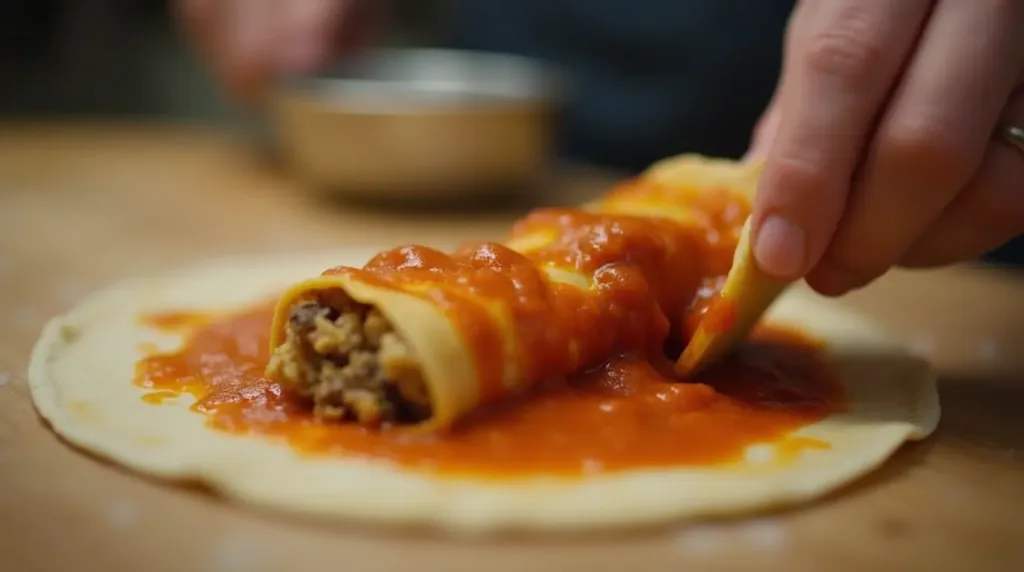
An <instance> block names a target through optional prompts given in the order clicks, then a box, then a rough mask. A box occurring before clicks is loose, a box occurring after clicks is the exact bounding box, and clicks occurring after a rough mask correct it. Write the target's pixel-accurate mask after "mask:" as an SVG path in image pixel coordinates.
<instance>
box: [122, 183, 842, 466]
mask: <svg viewBox="0 0 1024 572" xmlns="http://www.w3.org/2000/svg"><path fill="white" fill-rule="evenodd" d="M624 190H625V191H629V192H630V193H633V194H636V193H639V195H637V196H640V195H643V194H644V193H647V194H651V200H655V199H657V198H658V195H657V193H658V192H660V191H658V189H657V186H648V187H637V186H635V185H633V186H632V187H631V186H630V184H627V185H624V186H623V187H620V189H618V190H616V191H613V193H612V194H611V195H609V196H610V197H612V198H615V197H616V196H620V195H621V193H622V192H624ZM631 196H632V195H631ZM734 196H735V195H733V194H730V193H725V192H723V193H706V194H703V195H701V197H702V198H701V205H700V212H699V213H696V214H697V215H699V217H698V218H699V220H698V222H697V223H696V224H694V225H682V224H679V223H677V222H674V221H670V220H667V219H659V218H653V217H640V216H626V215H615V214H601V213H588V212H583V211H579V210H574V209H541V210H538V211H535V212H533V213H531V214H530V215H528V216H527V217H525V218H524V219H523V220H521V221H520V222H519V223H518V224H517V225H516V226H515V227H514V229H513V232H512V236H513V239H515V238H516V237H524V236H525V237H529V236H532V235H536V234H538V233H539V234H541V235H543V236H546V237H548V238H550V240H549V241H546V242H545V243H544V245H543V246H542V247H540V248H537V249H533V250H529V251H527V252H526V253H525V254H523V253H519V252H516V251H514V250H511V249H509V248H508V247H506V246H502V245H500V244H496V243H484V244H478V245H471V246H467V247H464V248H462V249H460V250H458V251H456V252H455V253H453V254H452V255H448V254H444V253H441V252H439V251H436V250H433V249H429V248H425V247H419V246H411V247H403V248H397V249H394V250H391V251H387V252H384V253H382V254H380V255H378V256H377V257H375V258H374V259H373V260H371V261H370V262H369V263H367V265H366V266H365V267H364V268H363V269H350V268H337V269H332V270H329V271H327V272H326V273H325V274H332V273H354V274H356V275H358V277H359V279H360V280H364V281H367V282H371V283H372V282H376V283H378V284H379V285H381V286H390V287H395V286H398V287H401V286H403V285H417V286H423V287H424V288H423V290H422V291H421V295H422V296H424V297H427V298H428V299H429V300H431V301H432V302H433V303H434V304H435V305H436V306H437V307H439V308H441V309H442V311H444V312H445V314H446V315H447V316H448V317H449V318H450V319H452V320H453V322H454V323H455V325H456V326H457V329H458V331H459V332H460V333H461V335H462V338H463V340H464V341H465V342H466V343H467V345H468V346H469V348H470V350H471V353H472V355H473V356H474V357H475V358H476V359H477V364H476V366H477V372H478V375H479V379H480V380H481V391H482V393H483V394H484V402H485V403H489V404H488V405H484V406H482V407H481V409H480V410H479V411H478V412H477V413H475V414H474V415H472V416H471V417H470V418H468V419H465V420H463V421H462V422H460V423H459V424H458V425H457V426H456V427H454V428H453V429H452V430H450V431H449V432H447V433H445V434H438V435H427V434H423V433H421V432H418V431H416V430H415V429H412V428H407V427H398V426H392V427H385V428H368V427H363V426H359V425H349V424H340V423H337V422H331V421H319V420H317V419H315V418H313V416H312V415H311V413H310V412H309V406H308V404H306V403H302V402H301V400H300V399H298V398H297V397H296V396H295V395H293V394H291V393H290V392H289V391H288V390H287V389H286V388H283V387H282V386H280V385H278V384H277V383H275V382H273V381H271V380H268V379H266V378H265V377H264V374H263V372H264V368H265V366H266V364H267V361H268V359H269V351H270V350H269V334H270V325H271V321H272V315H273V306H272V305H269V304H268V305H262V306H259V307H255V308H252V309H249V310H247V311H244V312H242V313H240V314H237V315H234V316H227V317H221V318H218V319H211V318H209V317H205V318H204V317H202V316H191V317H189V316H173V315H162V316H152V317H149V318H148V321H149V323H150V324H151V325H154V327H160V326H175V327H180V325H181V323H182V322H183V321H188V320H190V319H191V320H194V321H195V322H196V327H195V329H194V331H193V332H192V333H191V334H190V335H189V336H188V338H187V340H186V343H185V344H184V346H183V348H182V349H181V350H180V351H177V352H173V353H169V354H160V355H152V356H150V357H147V358H145V359H143V360H142V361H140V363H139V364H138V372H137V374H138V375H137V380H136V382H137V383H138V384H139V385H141V386H143V387H146V388H149V389H151V390H152V391H151V392H150V393H148V394H147V395H146V396H145V397H144V398H143V399H145V400H146V401H147V402H150V403H160V402H162V401H164V400H166V399H167V398H168V396H173V395H176V394H179V393H189V394H192V395H194V396H195V397H196V398H197V401H196V403H195V404H194V405H193V409H195V410H196V411H199V412H202V413H205V414H206V415H208V416H209V423H210V424H211V426H212V427H214V428H216V429H219V430H223V431H229V432H235V433H245V434H255V435H264V436H268V437H274V438H280V439H284V440H285V441H286V442H288V443H289V444H290V445H291V446H292V447H294V448H295V449H296V450H298V451H300V452H303V453H308V454H344V455H348V456H356V457H367V458H372V459H381V460H387V461H391V462H395V463H398V464H400V465H403V466H408V467H413V468H417V469H423V470H437V471H442V472H446V473H473V474H477V475H479V474H487V475H491V476H494V477H500V476H516V475H524V474H557V475H573V474H576V475H578V474H583V473H586V472H588V471H597V470H600V471H615V470H623V469H631V468H642V467H658V466H676V465H710V464H716V463H722V462H728V461H730V460H735V459H737V458H738V457H739V456H741V455H742V454H743V452H744V451H745V449H746V448H747V447H748V446H749V445H751V444H754V443H764V442H776V443H779V444H780V445H782V446H780V447H779V448H778V450H779V451H781V452H782V454H783V456H786V455H794V454H796V453H798V452H800V451H802V450H804V449H806V448H808V447H816V446H822V445H823V444H822V443H820V442H815V441H813V440H808V439H795V438H788V437H787V436H788V435H789V434H790V433H792V432H793V431H794V430H796V429H798V428H800V427H802V426H805V425H807V424H810V423H813V422H815V421H818V420H820V419H822V418H823V417H825V416H826V415H828V414H829V413H831V412H833V411H835V410H836V409H837V408H838V407H840V405H841V401H842V390H841V387H840V385H839V384H838V382H837V380H836V379H835V377H834V375H833V373H832V372H831V371H830V368H829V367H828V366H827V364H826V362H825V360H824V359H823V353H822V352H821V350H820V348H818V347H817V346H816V344H815V343H813V342H812V341H810V340H808V339H806V338H804V337H802V336H800V335H799V334H796V333H794V332H789V331H783V330H779V329H766V328H761V329H759V330H758V331H757V332H755V334H754V338H753V339H754V343H752V344H751V345H749V346H748V347H746V348H745V349H744V350H743V351H742V352H740V353H739V354H738V356H737V357H735V358H732V359H729V360H726V361H725V362H724V363H721V364H719V365H717V366H715V367H713V368H710V369H709V370H707V371H706V372H705V373H704V374H702V376H701V377H700V378H699V379H696V380H691V381H690V382H688V383H679V380H674V379H671V378H669V377H668V376H666V375H663V374H662V373H661V372H662V371H670V370H671V364H670V362H669V360H668V359H666V357H665V355H664V351H665V348H664V346H665V343H666V340H673V339H674V340H676V342H677V345H678V344H679V343H681V341H682V339H684V338H685V337H686V335H687V334H688V333H689V332H690V329H691V327H692V318H693V317H695V316H700V315H704V314H705V313H707V315H706V316H705V317H706V318H707V319H711V320H714V321H716V323H726V322H727V321H728V320H729V319H734V318H733V316H734V314H735V308H733V307H732V306H731V305H730V304H729V303H727V302H725V301H719V300H720V299H719V298H718V297H717V295H716V293H717V291H718V289H719V288H720V286H721V283H722V277H723V276H724V275H725V274H726V273H727V272H728V270H729V265H730V264H731V257H732V251H733V249H734V248H735V244H736V240H737V232H736V230H737V229H738V228H739V225H740V224H741V223H742V220H743V217H745V216H746V212H747V207H746V205H744V204H740V203H737V202H734V200H733V197H734ZM543 265H554V266H557V267H559V268H561V269H563V270H567V271H569V272H574V273H577V274H580V275H582V276H584V277H587V278H588V279H590V280H591V283H592V284H593V286H592V287H591V288H590V289H588V290H580V289H578V288H575V287H573V286H569V285H565V284H560V283H558V282H555V281H552V280H550V279H548V278H547V276H546V274H545V273H544V272H542V271H541V270H540V267H541V266H543ZM426 286H429V287H426ZM478 297H484V298H488V299H500V300H502V301H503V302H504V304H505V306H507V307H508V309H509V315H510V320H511V323H510V324H506V325H505V326H504V327H505V328H510V329H512V330H513V331H514V332H515V335H516V339H517V340H518V341H519V347H518V348H516V350H515V352H516V353H515V354H514V355H509V354H508V351H509V349H508V348H507V347H505V345H504V337H503V336H505V335H507V334H506V333H505V332H506V330H504V329H503V327H502V325H501V324H498V323H497V322H496V321H495V319H494V318H493V316H492V315H491V314H490V313H489V312H487V311H486V310H485V309H484V307H483V306H482V305H481V304H479V303H478V302H477V298H478ZM570 340H572V341H574V342H575V343H572V342H570ZM607 356H615V357H614V358H613V359H610V360H607V359H606V358H607ZM506 363H513V364H514V365H515V366H516V367H519V368H520V370H521V371H524V372H526V377H528V378H531V379H542V378H545V377H549V376H552V374H551V372H572V371H577V372H578V371H580V370H585V371H583V373H579V374H576V375H573V376H570V377H569V378H568V379H558V380H553V381H549V382H545V383H541V384H538V385H534V386H532V387H528V388H526V389H525V390H522V391H518V392H516V393H515V395H513V396H511V397H509V396H508V395H507V394H508V393H509V389H507V388H505V387H503V385H502V372H503V368H504V364H506ZM553 377H559V376H553ZM503 396H504V399H498V398H499V397H503Z"/></svg>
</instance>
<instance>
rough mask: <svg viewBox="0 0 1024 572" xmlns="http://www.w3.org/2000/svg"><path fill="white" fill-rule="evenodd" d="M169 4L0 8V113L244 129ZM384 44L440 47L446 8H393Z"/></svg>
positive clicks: (148, 0) (121, 1)
mask: <svg viewBox="0 0 1024 572" xmlns="http://www.w3.org/2000/svg"><path fill="white" fill-rule="evenodd" d="M171 6H172V2H170V1H168V0H3V1H2V2H0V73H2V74H3V75H2V77H3V78H4V80H3V84H2V87H0V114H3V115H5V116H7V117H14V118H43V117H48V118H55V117H57V118H62V119H72V118H82V117H84V118H111V117H115V118H124V119H128V120H175V121H196V122H217V123H226V124H234V125H245V124H246V122H247V121H251V120H252V118H251V117H250V116H249V115H248V114H246V113H244V112H243V110H242V109H241V108H239V107H238V106H237V105H236V104H234V103H233V102H231V101H229V100H227V99H226V98H225V97H224V95H223V94H222V93H221V92H220V91H219V88H218V86H217V84H216V82H215V81H214V79H213V78H212V77H211V76H210V74H208V73H207V72H206V71H205V70H204V69H203V66H202V62H200V61H199V60H198V58H197V56H196V55H195V53H194V52H193V51H192V50H191V49H190V47H189V46H188V45H186V43H185V41H184V39H183V35H182V33H181V31H180V30H178V29H176V27H175V23H174V22H173V21H172V18H171ZM394 7H395V8H394V23H393V25H392V26H390V27H389V28H388V30H387V33H388V34H389V35H388V36H387V38H386V41H387V42H388V43H389V44H394V45H411V44H433V43H436V42H440V41H441V38H442V34H443V30H444V26H443V17H444V14H446V0H428V1H422V0H421V1H417V0H399V1H395V2H394Z"/></svg>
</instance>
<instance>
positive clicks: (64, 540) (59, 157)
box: [0, 124, 1024, 572]
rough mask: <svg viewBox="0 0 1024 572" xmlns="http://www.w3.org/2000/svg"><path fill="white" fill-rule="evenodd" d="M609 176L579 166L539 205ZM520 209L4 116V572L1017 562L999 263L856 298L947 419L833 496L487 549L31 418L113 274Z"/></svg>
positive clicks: (175, 135) (922, 566)
mask: <svg viewBox="0 0 1024 572" xmlns="http://www.w3.org/2000/svg"><path fill="white" fill-rule="evenodd" d="M607 182H608V181H607V179H606V178H604V177H600V176H597V175H594V174H593V173H592V172H590V171H580V172H576V171H566V172H564V173H562V174H560V175H559V176H558V177H557V178H556V179H555V180H554V181H553V182H552V183H551V185H550V189H547V193H548V194H547V195H546V196H547V197H548V198H549V199H550V200H551V201H554V202H566V203H571V202H573V201H576V200H579V199H580V198H583V197H585V196H587V195H588V194H594V193H597V192H600V190H601V189H602V187H603V185H605V184H607ZM520 212H521V210H518V209H506V210H505V211H503V212H492V213H489V214H481V213H464V214H445V215H441V214H422V213H421V214H413V213H405V214H395V213H390V214H389V213H386V212H381V211H373V210H367V209H365V208H364V209H356V208H353V207H347V208H346V207H343V206H339V205H337V204H328V203H327V202H325V201H323V200H320V199H316V198H314V197H312V196H311V195H310V194H308V193H305V192H303V191H302V189H300V188H299V187H298V186H297V185H296V184H295V183H293V182H290V181H289V179H288V178H287V177H285V176H283V175H281V174H279V173H277V172H275V171H274V170H273V169H272V168H270V167H268V166H267V163H266V162H265V161H261V160H260V158H259V157H258V156H257V155H256V154H254V153H253V152H252V151H251V150H250V149H249V148H248V147H247V146H245V145H242V144H240V143H239V142H238V141H234V140H232V139H231V138H229V137H226V136H224V135H218V134H216V133H212V132H209V131H203V130H199V129H194V128H181V127H178V128H175V127H166V126H164V127H155V126H110V125H98V124H93V125H88V124H81V125H74V126H72V125H61V124H49V125H31V124H21V125H0V292H2V296H0V340H2V343H0V570H4V571H7V570H10V571H11V572H30V571H37V570H38V571H51V570H53V571H56V570H61V571H63V570H72V569H74V570H78V571H85V572H91V571H93V570H96V571H100V570H102V571H121V570H124V571H142V570H146V571H153V572H157V571H163V570H176V571H177V570H180V571H189V572H193V571H194V572H199V571H211V572H220V571H234V570H245V571H253V572H256V571H263V570H288V571H299V570H324V569H336V570H346V571H371V570H374V571H375V570H381V571H385V570H387V571H394V570H404V569H413V568H414V567H415V568H417V569H424V570H445V571H452V572H454V571H458V570H481V569H483V568H484V567H493V568H494V569H496V570H516V571H522V570H527V568H529V567H532V568H535V569H537V570H573V569H579V570H584V569H585V570H591V571H593V570H635V571H643V570H659V569H665V570H793V571H804V570H806V571H822V570H829V571H835V572H839V571H846V570H873V571H878V570H900V571H908V570H930V571H934V570H964V571H977V572H981V571H986V572H993V571H1002V570H1018V571H1019V570H1024V278H1022V277H1019V276H1013V275H1011V274H1008V273H1006V272H1001V271H996V270H991V269H988V270H985V269H977V268H973V269H972V268H957V269H947V270H942V271H931V272H923V273H907V272H894V273H892V274H890V275H888V276H887V277H885V278H884V279H883V280H881V281H880V282H879V283H877V284H875V285H873V286H872V287H870V288H868V289H866V290H864V291H861V292H857V293H855V294H853V295H851V296H849V297H848V299H847V300H846V303H848V304H849V305H851V306H853V307H856V308H858V309H861V310H863V311H864V312H867V313H868V314H870V315H872V316H873V317H875V318H876V319H877V320H878V321H880V322H881V323H882V324H884V325H885V326H887V327H889V328H891V329H892V330H893V331H895V332H896V333H898V334H899V335H901V336H903V337H904V338H905V339H906V340H907V341H908V343H910V344H911V345H912V346H913V347H914V348H915V350H916V351H919V352H922V353H924V354H926V355H928V356H930V357H931V358H932V359H933V360H934V362H935V364H936V365H937V367H938V368H939V369H940V370H941V372H942V381H941V385H940V392H941V400H942V405H943V416H942V422H941V424H940V427H939V430H938V431H937V433H936V435H935V436H934V437H933V438H932V439H930V440H929V441H927V442H925V443H922V444H919V445H915V446H910V447H907V448H905V449H904V450H902V451H901V452H900V453H899V454H898V455H897V456H896V458H894V459H893V460H892V462H890V463H888V464H887V465H885V466H884V467H883V468H882V469H880V470H879V471H878V472H877V473H875V474H873V475H872V476H870V477H868V478H867V479H864V480H863V481H861V482H860V483H858V484H856V485H854V486H852V487H850V488H848V489H846V490H843V491H841V492H839V493H838V494H835V495H832V496H830V497H829V498H827V499H825V500H823V501H821V502H817V503H814V504H812V505H809V506H806V507H803V508H801V509H798V510H791V511H787V512H785V513H780V514H771V515H762V516H759V517H757V518H752V519H746V520H739V521H731V522H719V523H706V524H697V525H690V526H676V527H672V528H670V529H660V530H656V531H645V532H639V533H637V532H634V533H629V534H619V535H616V534H608V535H602V536H600V537H576V538H562V539H552V540H544V541H539V540H531V541H527V540H523V539H518V540H509V539H506V540H500V541H488V542H480V541H473V542H470V541H466V540H463V541H459V540H456V539H445V538H441V537H438V536H435V535H430V534H425V533H420V534H412V533H395V532H387V531H381V530H376V531H374V530H367V529H361V528H359V527H355V526H351V525H337V526H335V525H324V524H313V523H309V522H304V521H300V520H296V519H290V518H282V517H280V516H279V515H269V514H264V513H260V512H257V511H253V510H249V509H246V508H242V507H236V506H231V505H228V504H226V503H224V502H222V501H221V500H219V499H217V498H214V497H212V496H210V495H207V494H204V493H202V492H197V491H193V490H184V489H181V488H176V487H172V486H167V485H163V484H160V483H154V482H152V481H149V480H146V479H143V478H140V477H138V476H136V475H133V474H130V473H128V472H126V471H122V470H120V469H119V468H117V467H115V466H112V465H110V464H107V463H104V462H102V461H98V460H96V459H94V458H91V457H89V456H87V455H84V454H82V453H80V452H78V451H76V450H73V449H71V448H70V447H68V446H66V445H65V444H63V443H62V442H60V441H58V439H56V438H55V437H54V436H53V434H51V433H50V432H49V431H48V430H47V429H46V428H45V427H44V426H43V425H42V424H41V423H40V421H39V420H38V418H37V416H36V414H35V412H34V410H33V408H32V405H31V402H30V399H29V393H28V389H27V387H26V385H25V373H24V372H25V368H26V365H27V358H28V352H29V349H30V347H31V345H32V344H33V342H34V341H35V338H36V336H37V334H38V333H39V330H40V327H41V326H42V324H43V322H44V321H45V320H46V319H47V318H49V317H50V316H51V315H52V314H54V313H57V312H59V311H62V310H65V309H67V308H69V307H70V305H72V304H73V303H74V302H75V301H76V300H77V299H79V298H80V297H81V296H82V295H83V294H84V293H86V292H88V291H90V290H92V289H94V288H99V287H101V286H103V285H105V284H108V283H110V282H111V281H114V280H117V279H120V278H122V277H125V276H129V275H133V274H139V273H145V272H148V271H151V270H154V269H158V268H165V267H168V266H174V265H181V264H187V263H190V262H193V261H196V260H198V259H201V258H204V257H209V256H217V255H224V254H233V253H250V252H282V251H288V250H294V249H299V248H307V247H327V246H331V245H338V244H345V243H372V244H390V243H395V242H404V241H418V242H426V243H433V244H446V243H450V242H451V241H453V240H458V239H469V238H482V237H496V236H499V235H500V233H501V232H502V231H503V228H504V227H503V225H505V224H507V223H508V222H509V221H511V220H512V219H513V218H514V217H515V216H516V215H518V214H519V213H520Z"/></svg>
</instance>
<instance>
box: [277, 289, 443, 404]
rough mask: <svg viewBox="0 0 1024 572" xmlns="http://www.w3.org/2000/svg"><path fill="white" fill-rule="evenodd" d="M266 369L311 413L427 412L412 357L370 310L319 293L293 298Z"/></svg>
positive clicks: (423, 389)
mask: <svg viewBox="0 0 1024 572" xmlns="http://www.w3.org/2000/svg"><path fill="white" fill-rule="evenodd" d="M267 374H268V375H269V376H271V377H273V378H275V379H277V380H279V381H281V382H282V383H285V384H288V385H289V386H291V387H292V388H294V389H295V390H296V391H297V392H298V393H299V394H300V395H302V396H303V397H306V398H308V399H310V400H311V402H312V404H313V412H314V415H316V416H318V417H322V418H329V419H337V420H342V421H357V422H359V423H364V424H378V423H413V422H418V421H421V420H423V419H425V418H427V417H429V415H430V396H429V393H428V392H427V389H426V385H425V383H424V381H423V376H422V373H421V371H420V366H419V361H418V359H417V358H416V356H415V354H414V353H413V351H412V350H411V348H409V346H408V344H406V343H405V341H404V340H402V338H401V336H399V335H398V333H396V332H395V331H394V328H393V327H392V325H391V323H390V322H389V321H388V320H387V318H385V317H384V315H383V314H381V313H380V312H379V311H377V310H376V309H375V308H371V307H368V306H364V305H359V304H355V303H353V302H351V301H349V300H347V298H346V297H344V296H339V295H338V293H327V294H326V295H321V296H319V297H318V298H317V299H314V300H306V301H303V302H301V303H298V304H296V305H295V306H294V307H293V308H292V311H291V315H290V316H289V320H288V325H287V331H286V337H285V341H284V343H282V344H281V345H280V346H278V347H277V348H275V349H274V353H273V355H272V356H271V359H270V364H269V365H268V366H267Z"/></svg>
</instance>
